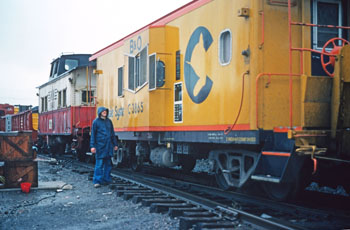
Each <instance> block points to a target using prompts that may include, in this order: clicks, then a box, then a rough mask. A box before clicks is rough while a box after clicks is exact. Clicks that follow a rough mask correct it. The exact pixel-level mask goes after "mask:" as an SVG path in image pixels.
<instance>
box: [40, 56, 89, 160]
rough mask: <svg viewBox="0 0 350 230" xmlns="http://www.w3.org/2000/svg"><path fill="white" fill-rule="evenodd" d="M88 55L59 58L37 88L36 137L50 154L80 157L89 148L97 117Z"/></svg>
mask: <svg viewBox="0 0 350 230" xmlns="http://www.w3.org/2000/svg"><path fill="white" fill-rule="evenodd" d="M89 57H90V55H89V54H71V55H62V56H60V57H59V58H57V59H55V60H54V61H53V62H52V63H51V73H50V78H49V81H48V82H47V83H45V84H43V85H41V86H39V100H40V101H39V136H40V137H41V139H42V140H43V141H44V142H45V143H46V144H47V147H48V149H49V152H51V153H52V154H56V153H58V154H63V153H68V152H71V153H73V154H77V156H78V157H79V158H83V157H84V156H85V153H86V151H88V149H89V140H90V127H91V123H92V121H93V120H94V118H95V117H96V107H95V99H94V98H95V97H94V96H95V91H96V77H95V75H94V74H93V73H92V70H93V68H94V66H95V63H94V62H89Z"/></svg>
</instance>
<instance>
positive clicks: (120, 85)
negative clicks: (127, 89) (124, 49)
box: [118, 67, 123, 97]
mask: <svg viewBox="0 0 350 230" xmlns="http://www.w3.org/2000/svg"><path fill="white" fill-rule="evenodd" d="M118 96H119V97H120V96H123V67H119V68H118Z"/></svg>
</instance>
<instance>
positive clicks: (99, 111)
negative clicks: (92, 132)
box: [97, 106, 109, 117]
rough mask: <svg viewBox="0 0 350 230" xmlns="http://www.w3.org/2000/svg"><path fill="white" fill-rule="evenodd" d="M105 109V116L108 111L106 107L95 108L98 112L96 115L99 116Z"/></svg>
mask: <svg viewBox="0 0 350 230" xmlns="http://www.w3.org/2000/svg"><path fill="white" fill-rule="evenodd" d="M105 110H106V111H107V117H108V113H109V110H108V109H107V108H106V107H103V106H102V107H99V108H98V109H97V114H98V117H101V113H102V112H103V111H105Z"/></svg>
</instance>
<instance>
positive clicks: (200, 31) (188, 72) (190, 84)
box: [184, 26, 213, 104]
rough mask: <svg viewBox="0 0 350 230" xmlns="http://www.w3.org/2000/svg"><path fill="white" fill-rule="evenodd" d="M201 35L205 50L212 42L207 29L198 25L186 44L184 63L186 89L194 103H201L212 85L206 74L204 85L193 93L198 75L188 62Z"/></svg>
mask: <svg viewBox="0 0 350 230" xmlns="http://www.w3.org/2000/svg"><path fill="white" fill-rule="evenodd" d="M201 35H202V37H203V48H204V49H205V51H206V52H207V51H208V49H209V47H210V45H211V44H212V43H213V38H212V36H211V34H210V32H209V30H208V29H207V28H205V27H203V26H200V27H198V28H197V29H196V30H195V31H194V32H193V33H192V35H191V38H190V41H189V42H188V44H187V48H186V54H185V63H184V74H185V83H186V90H187V92H188V94H189V96H190V98H191V100H192V101H193V102H194V103H196V104H200V103H202V102H203V101H204V100H205V99H206V98H207V97H208V95H209V93H210V90H211V88H212V86H213V81H212V80H211V79H210V78H209V77H208V76H206V79H205V85H204V86H203V87H202V88H201V89H200V91H199V93H198V94H197V95H196V96H195V95H194V93H193V90H194V87H195V86H196V84H197V82H198V80H199V78H200V77H199V76H198V75H197V74H196V72H195V71H194V69H193V67H192V66H191V64H190V63H191V59H192V53H193V50H194V47H195V46H196V45H197V44H198V42H199V39H200V37H201Z"/></svg>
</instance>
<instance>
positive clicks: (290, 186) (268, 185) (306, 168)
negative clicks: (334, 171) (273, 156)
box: [261, 157, 312, 201]
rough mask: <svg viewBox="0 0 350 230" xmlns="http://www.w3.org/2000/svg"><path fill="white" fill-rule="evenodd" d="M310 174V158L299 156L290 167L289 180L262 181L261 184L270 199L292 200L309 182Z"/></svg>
mask: <svg viewBox="0 0 350 230" xmlns="http://www.w3.org/2000/svg"><path fill="white" fill-rule="evenodd" d="M311 174H312V162H311V161H310V159H305V158H303V157H299V158H298V159H295V162H294V165H293V167H292V168H291V177H290V178H289V182H285V183H273V182H262V183H261V185H262V188H263V189H264V191H265V193H266V194H267V196H268V197H269V198H270V199H272V200H276V201H285V200H293V199H296V198H297V196H298V195H299V194H300V192H301V191H302V190H304V189H305V188H306V187H307V186H308V185H309V184H310V181H311Z"/></svg>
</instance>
